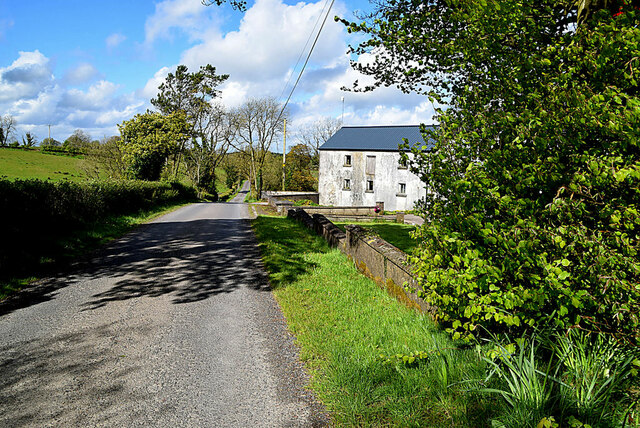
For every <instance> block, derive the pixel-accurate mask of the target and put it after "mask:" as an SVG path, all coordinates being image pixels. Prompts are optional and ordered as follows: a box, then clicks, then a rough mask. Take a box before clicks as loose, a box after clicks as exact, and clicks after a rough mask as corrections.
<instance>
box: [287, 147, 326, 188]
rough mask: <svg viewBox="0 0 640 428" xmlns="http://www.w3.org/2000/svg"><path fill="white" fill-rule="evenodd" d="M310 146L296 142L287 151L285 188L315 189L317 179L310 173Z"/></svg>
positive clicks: (311, 165)
mask: <svg viewBox="0 0 640 428" xmlns="http://www.w3.org/2000/svg"><path fill="white" fill-rule="evenodd" d="M311 150H312V149H311V148H310V147H309V146H306V145H304V144H296V145H295V146H293V147H291V150H289V153H287V160H286V165H285V171H286V173H285V188H286V190H292V191H303V192H304V191H315V190H317V188H318V180H317V178H316V177H314V176H313V175H312V174H311V171H312V170H313V168H314V166H313V164H314V157H313V154H312V152H311Z"/></svg>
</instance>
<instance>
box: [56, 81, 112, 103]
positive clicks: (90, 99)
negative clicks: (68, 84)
mask: <svg viewBox="0 0 640 428" xmlns="http://www.w3.org/2000/svg"><path fill="white" fill-rule="evenodd" d="M117 89H118V85H116V84H114V83H111V82H107V81H105V80H101V81H99V82H97V83H96V84H94V85H91V86H90V87H89V89H88V90H86V91H81V90H79V89H69V90H68V91H67V92H66V93H65V94H64V96H63V98H62V100H61V102H60V106H61V107H68V108H73V109H78V110H92V111H98V110H102V109H104V108H105V107H108V105H109V103H110V102H112V100H113V99H114V94H115V92H116V91H117Z"/></svg>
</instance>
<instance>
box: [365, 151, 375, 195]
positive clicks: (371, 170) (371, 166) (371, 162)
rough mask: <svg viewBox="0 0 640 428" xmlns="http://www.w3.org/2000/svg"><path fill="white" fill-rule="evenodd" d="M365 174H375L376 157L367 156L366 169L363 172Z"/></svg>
mask: <svg viewBox="0 0 640 428" xmlns="http://www.w3.org/2000/svg"><path fill="white" fill-rule="evenodd" d="M365 173H366V174H369V175H374V174H375V173H376V157H375V156H367V169H366V170H365ZM371 190H373V189H371Z"/></svg>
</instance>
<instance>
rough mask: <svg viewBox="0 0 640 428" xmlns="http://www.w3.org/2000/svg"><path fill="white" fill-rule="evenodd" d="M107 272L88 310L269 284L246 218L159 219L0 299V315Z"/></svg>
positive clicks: (186, 298)
mask: <svg viewBox="0 0 640 428" xmlns="http://www.w3.org/2000/svg"><path fill="white" fill-rule="evenodd" d="M102 278H109V279H111V280H112V281H113V285H112V286H111V287H110V288H109V289H108V290H104V291H100V292H98V293H96V294H95V295H94V296H93V298H92V299H91V300H90V301H89V302H87V303H86V304H85V310H87V309H96V308H100V307H103V306H105V305H106V304H108V303H109V302H112V301H118V300H126V299H133V298H139V297H159V296H165V295H170V296H171V297H172V302H173V303H175V304H182V303H189V302H196V301H200V300H203V299H207V298H209V297H212V296H215V295H217V294H221V293H230V292H233V291H234V290H236V289H238V288H239V287H242V286H247V287H250V288H253V289H256V290H262V291H267V290H269V283H268V279H267V276H266V274H265V273H264V270H263V268H262V264H261V261H260V255H259V251H258V248H257V243H256V241H255V237H254V235H253V232H252V230H251V228H250V225H249V221H248V220H238V219H215V220H209V219H207V220H194V221H187V222H157V223H150V224H146V225H143V226H141V227H140V228H138V229H136V230H135V231H134V232H132V233H129V234H128V235H126V236H124V237H123V238H121V239H119V240H117V241H116V242H114V243H112V244H110V245H108V246H107V247H106V248H104V249H103V250H102V251H100V252H99V253H98V254H97V255H96V256H94V257H92V258H91V259H90V260H88V261H86V262H83V263H80V264H78V265H76V266H75V267H74V268H71V269H69V271H68V272H66V273H63V274H61V275H58V276H57V277H54V278H50V279H47V280H43V281H41V282H40V283H38V284H37V285H36V286H35V287H32V288H31V289H28V290H25V291H23V292H21V293H17V294H16V295H15V296H13V297H12V298H9V299H7V300H6V301H5V302H2V303H0V315H3V314H6V313H10V312H12V311H14V310H16V309H19V308H24V307H28V306H31V305H34V304H38V303H41V302H45V301H48V300H52V299H54V298H55V296H56V294H57V293H58V290H60V289H61V288H64V287H67V286H69V285H71V284H73V283H77V282H81V281H92V280H98V279H102Z"/></svg>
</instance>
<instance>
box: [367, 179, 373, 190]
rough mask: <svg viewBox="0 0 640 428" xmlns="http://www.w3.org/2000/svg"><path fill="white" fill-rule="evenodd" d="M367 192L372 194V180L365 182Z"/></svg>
mask: <svg viewBox="0 0 640 428" xmlns="http://www.w3.org/2000/svg"><path fill="white" fill-rule="evenodd" d="M367 192H373V180H367Z"/></svg>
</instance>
